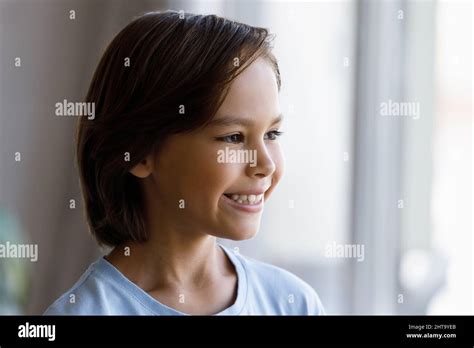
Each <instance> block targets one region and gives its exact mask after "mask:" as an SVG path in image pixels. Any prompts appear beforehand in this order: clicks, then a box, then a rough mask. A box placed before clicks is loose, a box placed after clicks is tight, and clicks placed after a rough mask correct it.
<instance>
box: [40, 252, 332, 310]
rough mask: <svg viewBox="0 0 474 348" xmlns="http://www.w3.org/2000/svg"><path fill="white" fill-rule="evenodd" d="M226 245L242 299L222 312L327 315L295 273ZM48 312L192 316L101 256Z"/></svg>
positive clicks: (238, 294)
mask: <svg viewBox="0 0 474 348" xmlns="http://www.w3.org/2000/svg"><path fill="white" fill-rule="evenodd" d="M218 245H219V246H220V247H222V248H223V250H224V251H225V253H226V254H227V256H228V257H229V259H230V260H231V262H232V263H233V265H234V267H235V269H236V271H237V287H238V289H237V298H236V300H235V302H234V304H233V305H231V306H230V307H228V308H226V309H225V310H223V311H221V312H219V313H216V315H321V314H325V312H324V308H323V306H322V304H321V301H320V300H319V297H318V295H317V294H316V292H315V291H314V290H313V288H312V287H311V286H310V285H308V284H307V283H306V282H304V281H303V280H301V279H300V278H298V277H297V276H295V275H294V274H292V273H290V272H288V271H286V270H284V269H281V268H279V267H276V266H272V265H270V264H267V263H264V262H260V261H257V260H254V259H251V258H249V257H245V256H243V255H241V254H239V253H234V252H233V251H232V250H229V249H228V248H227V247H225V246H223V245H221V244H218ZM44 314H45V315H187V314H186V313H183V312H180V311H177V310H175V309H173V308H170V307H168V306H166V305H164V304H162V303H160V302H159V301H157V300H156V299H154V298H153V297H152V296H150V295H149V294H148V293H146V292H145V291H144V290H142V289H141V288H140V287H138V286H137V285H135V284H134V283H133V282H131V281H130V280H129V279H128V278H126V277H125V276H124V275H123V274H122V273H121V272H120V271H119V270H118V269H117V268H115V267H114V266H113V265H112V264H111V263H109V262H108V261H107V260H106V259H105V258H103V257H101V258H100V259H98V260H97V261H95V262H94V263H93V264H91V265H90V266H89V268H88V269H87V271H86V272H85V273H84V274H83V275H82V276H81V278H80V279H79V280H78V281H77V283H76V284H75V285H74V286H73V287H72V288H71V289H70V290H68V291H67V292H66V293H65V294H63V295H62V296H61V297H60V298H59V299H57V300H56V301H55V302H54V303H53V304H52V305H51V306H50V307H49V308H48V309H47V310H46V312H45V313H44Z"/></svg>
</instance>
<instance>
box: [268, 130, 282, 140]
mask: <svg viewBox="0 0 474 348" xmlns="http://www.w3.org/2000/svg"><path fill="white" fill-rule="evenodd" d="M282 134H283V132H280V131H277V130H274V131H271V132H268V133H267V134H266V136H268V138H267V139H269V140H277V138H278V137H279V136H281V135H282Z"/></svg>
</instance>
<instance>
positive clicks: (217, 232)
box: [132, 58, 283, 240]
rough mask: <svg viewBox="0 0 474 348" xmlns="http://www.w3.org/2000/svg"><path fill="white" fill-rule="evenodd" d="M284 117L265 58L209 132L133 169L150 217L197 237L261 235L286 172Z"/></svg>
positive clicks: (175, 142)
mask: <svg viewBox="0 0 474 348" xmlns="http://www.w3.org/2000/svg"><path fill="white" fill-rule="evenodd" d="M279 116H280V105H279V99H278V87H277V82H276V77H275V73H274V71H273V69H272V68H271V66H270V64H269V63H268V62H267V61H266V60H265V59H264V58H259V59H257V60H256V61H254V62H253V63H252V64H251V65H250V66H249V67H248V68H247V69H245V70H244V71H243V72H242V73H241V74H240V75H239V76H238V77H237V78H236V79H235V80H234V81H233V82H232V84H231V85H230V90H229V93H228V95H227V97H226V99H225V100H224V102H223V104H222V106H221V107H220V108H219V110H218V112H217V114H216V116H215V118H214V119H213V121H211V124H210V125H208V126H207V127H206V128H204V129H201V130H198V131H194V132H192V133H189V134H178V135H173V136H171V137H170V138H169V139H168V140H167V141H166V142H165V144H164V145H163V147H162V148H161V150H160V153H159V154H158V155H157V156H156V157H155V158H154V159H152V160H148V165H144V164H139V165H138V166H136V167H135V168H134V169H133V170H132V173H133V174H135V175H137V176H139V177H142V178H145V179H144V180H143V182H144V189H145V190H146V197H147V204H148V208H147V211H148V212H149V213H150V214H152V215H153V216H155V217H156V218H157V219H166V220H167V221H168V222H169V221H175V223H178V224H179V225H180V226H186V227H188V226H189V227H190V228H191V230H192V231H190V232H191V233H205V234H210V235H214V236H217V237H220V238H226V239H232V240H244V239H249V238H252V237H253V236H255V234H256V233H257V231H258V229H259V226H260V219H261V215H262V211H263V206H264V204H265V203H264V202H265V201H266V200H267V199H268V197H269V196H270V193H271V192H272V191H273V190H274V188H275V186H276V185H277V183H278V182H279V180H280V178H281V176H282V172H283V156H282V153H281V149H280V144H279V142H278V132H277V131H278V129H279V127H280V124H281V120H280V117H279ZM182 117H186V115H185V114H184V115H182ZM226 148H227V149H226ZM245 196H246V197H245ZM245 198H246V199H245ZM157 221H159V220H157Z"/></svg>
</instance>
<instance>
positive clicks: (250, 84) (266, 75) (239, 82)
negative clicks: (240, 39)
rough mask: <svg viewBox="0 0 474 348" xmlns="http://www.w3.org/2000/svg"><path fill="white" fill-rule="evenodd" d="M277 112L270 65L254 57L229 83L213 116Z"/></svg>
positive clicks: (270, 115)
mask: <svg viewBox="0 0 474 348" xmlns="http://www.w3.org/2000/svg"><path fill="white" fill-rule="evenodd" d="M279 114H280V105H279V96H278V85H277V80H276V76H275V72H274V71H273V68H272V66H271V65H270V63H269V62H268V61H267V60H266V59H265V58H262V57H260V58H258V59H256V60H255V61H254V62H253V63H252V64H250V65H249V66H248V67H247V68H246V69H245V70H243V71H242V72H241V73H240V74H239V75H238V76H237V77H236V78H235V79H234V80H233V81H232V83H231V84H230V87H229V92H228V94H227V96H226V98H225V99H224V102H223V103H222V105H221V107H220V108H219V110H218V111H217V114H216V117H215V118H221V117H225V116H226V115H234V116H242V117H243V116H247V117H252V118H254V117H255V118H259V119H262V118H274V117H276V116H278V115H279Z"/></svg>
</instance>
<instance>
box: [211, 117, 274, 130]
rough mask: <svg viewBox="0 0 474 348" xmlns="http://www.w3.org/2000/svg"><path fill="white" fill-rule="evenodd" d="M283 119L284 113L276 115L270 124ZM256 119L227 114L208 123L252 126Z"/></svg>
mask: <svg viewBox="0 0 474 348" xmlns="http://www.w3.org/2000/svg"><path fill="white" fill-rule="evenodd" d="M282 120H283V114H279V115H278V116H277V117H275V118H274V119H273V121H272V123H271V124H270V126H273V125H275V124H277V123H278V122H281V121H282ZM254 123H255V122H254V120H253V119H252V118H243V117H235V116H227V117H222V118H216V119H213V120H211V121H210V122H209V123H208V125H209V126H221V127H223V126H236V125H237V126H247V127H248V126H252V125H253V124H254Z"/></svg>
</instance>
